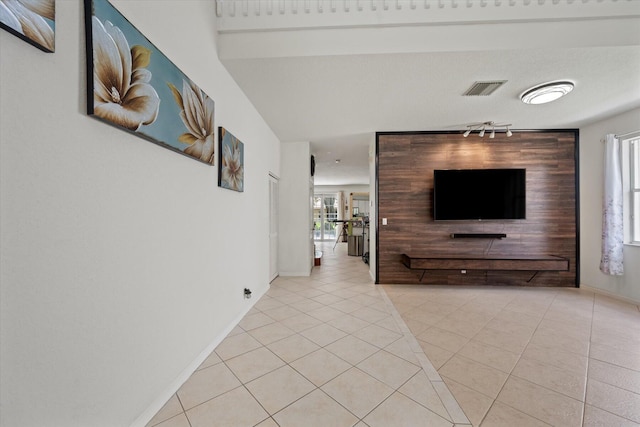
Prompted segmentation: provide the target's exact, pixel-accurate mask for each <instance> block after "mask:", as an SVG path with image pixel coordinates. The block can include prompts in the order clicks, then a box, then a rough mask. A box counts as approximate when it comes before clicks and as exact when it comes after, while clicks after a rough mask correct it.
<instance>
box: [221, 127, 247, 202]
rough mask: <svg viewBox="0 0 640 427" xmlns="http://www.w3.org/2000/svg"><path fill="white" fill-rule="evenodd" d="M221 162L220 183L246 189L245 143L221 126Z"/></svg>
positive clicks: (228, 186) (222, 185)
mask: <svg viewBox="0 0 640 427" xmlns="http://www.w3.org/2000/svg"><path fill="white" fill-rule="evenodd" d="M218 140H219V141H220V163H219V173H218V185H219V186H220V187H222V188H228V189H229V190H235V191H240V192H242V191H244V144H243V143H242V142H240V140H239V139H238V138H236V137H235V136H233V135H232V134H231V133H230V132H229V131H227V130H226V129H225V128H223V127H220V128H219V135H218Z"/></svg>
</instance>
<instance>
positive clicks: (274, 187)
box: [269, 174, 279, 281]
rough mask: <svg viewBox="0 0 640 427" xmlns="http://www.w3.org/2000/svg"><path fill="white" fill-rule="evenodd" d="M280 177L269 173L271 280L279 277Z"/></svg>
mask: <svg viewBox="0 0 640 427" xmlns="http://www.w3.org/2000/svg"><path fill="white" fill-rule="evenodd" d="M278 192H279V184H278V178H276V177H275V176H273V175H271V174H270V175H269V281H272V280H273V279H275V278H276V277H278V273H279V271H278V213H279V209H278V205H279V203H278V201H279V195H278V194H279V193H278Z"/></svg>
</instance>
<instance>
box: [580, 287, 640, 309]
mask: <svg viewBox="0 0 640 427" xmlns="http://www.w3.org/2000/svg"><path fill="white" fill-rule="evenodd" d="M580 289H584V290H585V291H590V292H593V293H594V294H601V295H606V296H608V297H611V298H615V299H618V300H620V301H624V302H628V303H629V304H633V305H638V306H640V301H638V300H634V299H633V298H628V297H625V296H622V295H618V294H616V293H614V292H611V291H606V290H604V289H600V288H596V287H593V286H589V285H584V284H581V285H580Z"/></svg>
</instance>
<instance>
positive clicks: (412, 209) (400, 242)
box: [376, 129, 579, 286]
mask: <svg viewBox="0 0 640 427" xmlns="http://www.w3.org/2000/svg"><path fill="white" fill-rule="evenodd" d="M376 140H377V147H376V151H377V152H376V155H377V204H378V205H377V209H378V211H377V215H376V218H377V221H378V224H377V233H378V235H377V248H376V251H377V258H376V260H377V266H376V272H377V274H376V277H377V283H383V284H409V283H416V284H417V283H422V284H439V285H450V284H456V285H481V284H488V285H523V286H577V284H578V283H579V282H578V280H579V272H578V270H577V267H578V248H579V245H578V240H579V239H578V215H577V209H578V204H577V201H578V194H577V171H578V165H577V152H578V150H577V148H578V147H577V146H578V131H577V130H573V129H572V130H560V131H521V132H514V133H513V136H512V137H510V138H508V137H507V136H506V135H505V134H504V133H497V134H496V137H495V138H494V139H489V138H488V134H487V135H485V137H484V138H480V137H479V136H478V135H477V133H474V134H471V135H470V136H469V137H468V138H464V137H463V136H462V133H457V132H456V133H446V132H416V133H387V132H384V133H383V132H381V133H378V134H377V135H376ZM489 168H525V169H526V175H527V178H526V179H527V181H526V185H527V198H526V209H527V210H526V217H527V219H525V220H507V221H437V222H436V221H434V220H433V171H434V169H489ZM383 218H386V219H387V221H388V223H387V225H382V219H383ZM452 233H505V234H506V235H507V237H506V238H504V239H464V238H462V239H452V238H451V237H450V235H451V234H452ZM403 253H407V254H411V255H412V256H416V257H417V256H425V257H429V256H438V255H451V256H455V255H459V256H496V257H499V256H514V255H523V256H545V255H555V256H559V257H563V258H567V259H569V271H560V272H556V271H550V272H541V273H540V274H538V275H537V276H536V278H535V279H534V280H532V281H531V282H530V283H527V280H528V279H529V278H530V277H531V274H529V273H528V272H522V271H506V272H503V271H486V272H485V271H468V272H467V273H466V274H462V272H461V271H453V270H452V271H449V270H447V271H427V273H426V274H425V276H424V278H423V280H422V282H420V275H421V272H419V271H414V270H410V269H408V268H407V267H405V266H404V265H403V263H402V254H403Z"/></svg>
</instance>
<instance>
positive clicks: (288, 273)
mask: <svg viewBox="0 0 640 427" xmlns="http://www.w3.org/2000/svg"><path fill="white" fill-rule="evenodd" d="M280 276H282V277H301V276H302V277H309V276H311V272H310V271H281V272H280Z"/></svg>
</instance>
